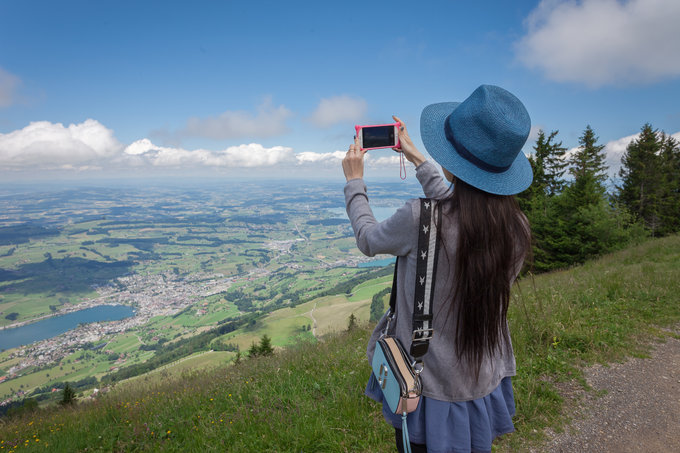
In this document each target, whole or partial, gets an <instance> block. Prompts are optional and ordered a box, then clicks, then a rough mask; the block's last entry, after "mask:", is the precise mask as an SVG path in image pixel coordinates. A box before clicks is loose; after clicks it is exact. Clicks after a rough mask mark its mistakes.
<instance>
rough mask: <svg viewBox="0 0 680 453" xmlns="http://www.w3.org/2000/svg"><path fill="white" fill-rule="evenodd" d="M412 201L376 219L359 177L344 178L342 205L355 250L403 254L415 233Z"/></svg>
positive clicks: (409, 246) (372, 253)
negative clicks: (343, 204)
mask: <svg viewBox="0 0 680 453" xmlns="http://www.w3.org/2000/svg"><path fill="white" fill-rule="evenodd" d="M413 204H414V203H413V202H412V201H409V202H407V203H406V204H405V205H404V206H402V207H401V208H399V209H398V210H397V212H395V213H394V215H392V217H390V218H389V219H387V220H384V221H383V222H378V221H377V220H376V219H375V216H374V215H373V211H371V207H370V206H369V204H368V194H367V193H366V184H365V183H364V181H363V179H352V180H350V181H348V182H347V184H345V206H346V208H347V216H348V217H349V220H350V222H351V223H352V229H353V230H354V236H355V238H356V242H357V247H359V250H361V252H362V253H363V254H364V255H367V256H375V255H377V254H379V253H389V254H391V255H395V256H404V255H407V254H408V253H409V251H410V250H411V249H412V247H413V246H414V237H415V238H417V236H418V231H417V230H418V225H417V224H416V223H415V221H414V219H415V215H414V212H413ZM416 214H418V213H416Z"/></svg>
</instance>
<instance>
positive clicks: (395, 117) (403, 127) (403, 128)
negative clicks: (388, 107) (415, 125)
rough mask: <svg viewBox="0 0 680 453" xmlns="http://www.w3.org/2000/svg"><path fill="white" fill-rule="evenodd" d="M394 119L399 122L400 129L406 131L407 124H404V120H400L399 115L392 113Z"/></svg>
mask: <svg viewBox="0 0 680 453" xmlns="http://www.w3.org/2000/svg"><path fill="white" fill-rule="evenodd" d="M392 119H393V120H394V121H396V122H397V123H399V130H400V131H405V130H406V126H405V125H404V122H403V121H402V120H400V119H399V117H398V116H396V115H392Z"/></svg>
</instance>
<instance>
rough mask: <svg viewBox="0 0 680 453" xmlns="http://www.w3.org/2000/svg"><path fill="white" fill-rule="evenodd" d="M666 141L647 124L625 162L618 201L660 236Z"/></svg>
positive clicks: (634, 142) (624, 158)
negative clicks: (662, 171) (664, 147)
mask: <svg viewBox="0 0 680 453" xmlns="http://www.w3.org/2000/svg"><path fill="white" fill-rule="evenodd" d="M664 142H665V138H664V137H662V136H661V134H659V132H658V131H657V130H655V129H653V128H652V126H651V124H649V123H647V124H645V125H644V126H643V127H642V129H641V131H640V135H639V136H638V138H637V139H635V140H633V141H632V142H630V143H629V144H628V146H627V147H626V152H625V154H624V155H623V157H622V158H621V170H619V176H620V177H621V186H620V187H619V188H618V189H619V190H618V200H619V202H620V203H621V204H623V205H624V206H626V207H627V208H628V210H629V211H630V212H631V213H632V214H633V215H635V216H637V217H639V218H640V219H642V220H643V221H644V223H645V226H646V227H647V228H649V229H650V230H651V232H652V236H654V235H656V234H657V233H658V229H659V221H660V218H659V216H660V204H661V197H662V187H663V178H662V177H661V175H662V173H661V169H662V158H661V148H662V146H663V144H664Z"/></svg>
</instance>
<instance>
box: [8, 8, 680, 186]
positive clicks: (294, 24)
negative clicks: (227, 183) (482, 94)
mask: <svg viewBox="0 0 680 453" xmlns="http://www.w3.org/2000/svg"><path fill="white" fill-rule="evenodd" d="M492 5H493V6H492V7H490V6H489V5H488V4H479V5H477V4H468V3H465V2H456V3H451V2H445V1H435V2H428V4H427V5H419V6H418V7H415V6H414V5H413V4H412V3H409V2H403V1H397V2H391V3H390V4H389V10H388V11H389V12H390V14H385V11H386V10H385V6H384V5H377V4H362V2H356V1H355V2H345V3H343V4H342V5H335V4H333V5H326V4H312V3H307V2H299V3H297V4H280V3H276V2H265V3H264V4H262V5H261V4H257V5H252V4H245V3H236V2H228V3H219V4H215V3H212V2H198V3H192V4H191V5H187V4H184V3H180V2H163V3H160V2H148V3H147V2H145V3H144V4H138V3H137V2H118V3H116V4H115V5H113V4H111V5H103V4H91V3H89V2H85V1H71V2H67V3H65V4H54V3H52V2H48V1H44V0H40V1H35V2H30V3H27V2H11V3H5V4H3V5H0V42H5V43H12V44H11V45H5V46H2V47H1V48H0V177H1V179H2V182H4V183H10V184H18V183H20V182H21V181H26V182H29V183H30V182H35V181H49V180H60V181H68V180H76V181H77V180H80V179H97V180H104V179H107V178H112V179H118V178H122V177H123V179H128V178H132V179H139V180H144V179H145V178H155V177H161V178H180V179H182V178H225V179H238V178H250V179H265V180H266V179H269V178H275V179H292V180H317V179H323V178H329V179H331V180H336V179H337V180H338V181H342V179H343V175H342V169H341V166H340V161H341V160H342V157H343V156H344V153H345V152H346V150H347V147H348V146H349V144H350V143H351V141H352V136H353V134H354V125H355V124H379V123H386V122H389V121H391V115H392V114H396V115H397V116H399V117H400V118H401V119H402V120H404V122H405V124H406V125H407V127H408V129H409V132H410V135H411V137H412V138H413V139H414V143H415V144H416V146H418V147H419V149H420V150H421V151H423V152H424V153H425V154H426V155H427V152H426V149H425V148H424V146H423V144H422V141H421V140H420V133H419V130H418V129H419V126H418V124H419V117H420V112H421V110H422V108H423V107H425V106H426V105H428V104H431V103H435V102H447V101H462V100H464V99H465V98H466V97H467V96H468V95H469V94H470V93H472V91H473V90H474V89H475V88H476V87H477V86H479V85H481V84H484V83H490V84H496V85H500V86H502V87H504V88H506V89H508V90H509V91H511V92H512V93H513V94H515V95H517V96H518V97H519V98H520V99H521V100H522V102H523V103H524V104H525V106H526V107H527V110H528V111H529V114H530V116H531V119H532V130H531V134H530V137H529V140H528V141H527V144H526V145H525V147H524V152H525V154H529V153H531V152H532V147H533V145H534V143H535V139H536V136H537V133H538V130H539V129H543V130H544V131H546V133H549V132H550V131H552V130H559V131H560V132H559V134H558V136H557V139H558V140H560V141H562V143H563V145H564V146H565V147H567V148H568V149H574V148H575V147H577V146H578V138H579V136H580V135H581V133H582V132H583V130H584V129H585V127H586V126H587V125H590V126H591V127H592V128H593V130H594V131H595V133H596V135H597V136H598V137H599V140H598V143H600V144H603V145H606V147H605V149H606V151H607V156H608V158H607V163H608V165H609V166H610V176H613V175H615V174H616V172H617V170H618V167H619V165H620V158H621V155H622V154H623V152H625V149H626V146H627V144H628V143H630V141H631V140H633V139H634V138H635V137H637V134H638V133H639V131H640V128H641V127H642V126H643V125H644V124H646V123H650V124H652V126H653V127H655V128H657V129H658V130H659V131H664V132H666V133H667V134H668V135H672V136H674V137H675V138H676V139H680V107H678V105H677V102H676V99H678V98H680V61H678V60H677V59H673V58H672V57H673V56H674V55H679V54H680V29H678V27H677V26H676V24H677V22H678V20H680V4H679V3H678V2H675V1H673V0H626V1H617V0H610V1H601V0H581V1H579V2H573V1H559V0H543V1H536V0H522V1H518V2H510V3H508V2H493V3H492ZM405 16H406V17H408V22H406V23H402V22H400V21H401V20H402V19H401V18H402V17H405ZM652 29H653V30H654V33H649V31H650V30H652ZM368 156H369V159H368V160H367V168H366V177H367V179H372V180H373V179H375V180H384V179H385V180H391V179H392V178H394V179H396V177H395V176H396V175H397V174H398V172H399V159H398V157H397V156H396V155H395V154H394V153H393V152H392V151H391V150H384V151H377V152H370V154H369V155H368ZM408 165H410V164H407V166H408ZM408 170H409V174H410V175H412V174H413V171H412V167H410V168H408ZM64 183H65V184H66V182H64Z"/></svg>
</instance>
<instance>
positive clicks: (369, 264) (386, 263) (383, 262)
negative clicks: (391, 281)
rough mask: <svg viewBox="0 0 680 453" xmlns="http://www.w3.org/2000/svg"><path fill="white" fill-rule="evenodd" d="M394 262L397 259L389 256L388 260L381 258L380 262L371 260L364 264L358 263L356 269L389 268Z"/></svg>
mask: <svg viewBox="0 0 680 453" xmlns="http://www.w3.org/2000/svg"><path fill="white" fill-rule="evenodd" d="M395 261H397V258H396V257H394V256H391V257H389V258H383V259H381V260H373V261H366V262H365V263H359V264H357V267H384V266H389V265H390V264H394V263H395Z"/></svg>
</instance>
